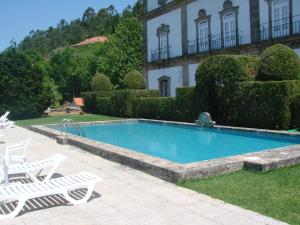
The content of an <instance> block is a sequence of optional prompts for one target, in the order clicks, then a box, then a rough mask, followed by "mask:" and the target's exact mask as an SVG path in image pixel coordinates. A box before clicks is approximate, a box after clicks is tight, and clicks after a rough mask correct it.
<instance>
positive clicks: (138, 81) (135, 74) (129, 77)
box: [123, 70, 145, 89]
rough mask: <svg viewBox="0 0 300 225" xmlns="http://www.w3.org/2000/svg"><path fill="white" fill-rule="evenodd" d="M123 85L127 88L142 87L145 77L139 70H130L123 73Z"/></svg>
mask: <svg viewBox="0 0 300 225" xmlns="http://www.w3.org/2000/svg"><path fill="white" fill-rule="evenodd" d="M123 85H124V87H125V88H127V89H144V88H145V78H144V77H143V75H142V74H141V73H140V72H139V71H137V70H132V71H130V72H128V73H127V74H126V75H125V77H124V80H123Z"/></svg>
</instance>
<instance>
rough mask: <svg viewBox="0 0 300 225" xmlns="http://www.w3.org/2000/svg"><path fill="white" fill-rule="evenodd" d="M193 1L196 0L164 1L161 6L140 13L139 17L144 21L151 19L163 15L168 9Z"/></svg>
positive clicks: (171, 9)
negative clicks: (142, 13)
mask: <svg viewBox="0 0 300 225" xmlns="http://www.w3.org/2000/svg"><path fill="white" fill-rule="evenodd" d="M194 1H197V0H174V1H172V2H169V3H166V4H165V5H163V6H160V7H158V8H156V9H154V10H151V11H149V12H146V13H145V14H144V15H142V16H141V17H140V19H141V20H145V21H147V20H151V19H153V18H155V17H158V16H161V15H164V14H166V13H168V12H170V11H173V10H175V9H178V8H180V7H182V6H183V5H184V4H188V3H190V2H194Z"/></svg>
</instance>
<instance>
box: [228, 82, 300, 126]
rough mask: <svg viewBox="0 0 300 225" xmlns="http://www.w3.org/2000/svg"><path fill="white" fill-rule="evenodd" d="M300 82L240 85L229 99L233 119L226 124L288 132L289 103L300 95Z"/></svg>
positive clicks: (245, 83) (230, 113)
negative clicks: (285, 130) (286, 130)
mask: <svg viewBox="0 0 300 225" xmlns="http://www.w3.org/2000/svg"><path fill="white" fill-rule="evenodd" d="M299 91H300V82H299V81H268V82H267V81H264V82H259V81H254V82H243V83H239V84H238V85H236V87H235V91H234V97H233V98H231V99H230V104H231V108H230V111H229V112H228V115H230V117H228V118H226V119H227V120H226V121H224V123H225V124H226V123H228V124H232V125H235V126H246V127H255V128H268V129H288V128H289V124H290V119H291V111H290V103H291V100H292V99H293V98H294V97H295V96H296V95H298V94H299Z"/></svg>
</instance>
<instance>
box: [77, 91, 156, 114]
mask: <svg viewBox="0 0 300 225" xmlns="http://www.w3.org/2000/svg"><path fill="white" fill-rule="evenodd" d="M82 96H83V98H84V100H85V106H84V111H86V112H95V113H102V114H105V115H113V116H121V117H132V116H133V103H132V102H133V100H134V99H135V98H143V97H158V96H159V91H156V90H114V91H97V92H84V93H82Z"/></svg>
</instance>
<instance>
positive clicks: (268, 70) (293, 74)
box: [258, 44, 300, 81]
mask: <svg viewBox="0 0 300 225" xmlns="http://www.w3.org/2000/svg"><path fill="white" fill-rule="evenodd" d="M299 78H300V59H299V57H298V56H297V54H296V53H295V52H294V51H293V50H292V49H291V48H289V47H287V46H285V45H283V44H277V45H273V46H272V47H270V48H267V49H266V50H265V51H264V53H263V54H262V57H261V63H260V68H259V76H258V80H277V81H280V80H298V79H299Z"/></svg>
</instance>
